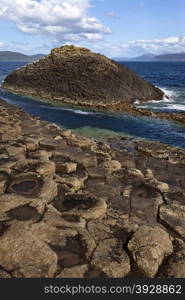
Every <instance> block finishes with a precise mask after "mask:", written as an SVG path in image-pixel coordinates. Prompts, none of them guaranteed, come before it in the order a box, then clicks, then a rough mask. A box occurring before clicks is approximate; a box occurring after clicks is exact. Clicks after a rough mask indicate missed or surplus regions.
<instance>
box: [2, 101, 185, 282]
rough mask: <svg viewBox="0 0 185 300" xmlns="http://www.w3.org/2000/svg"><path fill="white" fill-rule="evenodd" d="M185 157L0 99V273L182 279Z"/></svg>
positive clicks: (176, 151) (166, 148)
mask: <svg viewBox="0 0 185 300" xmlns="http://www.w3.org/2000/svg"><path fill="white" fill-rule="evenodd" d="M184 165H185V151H184V150H181V149H176V148H173V147H170V146H166V145H163V144H160V143H154V142H144V141H140V140H133V139H123V138H122V139H114V140H109V141H108V143H107V144H105V143H101V142H96V141H94V140H92V139H88V138H85V137H82V136H76V135H74V134H73V133H72V132H71V131H70V130H63V129H61V128H59V127H58V126H56V125H55V124H51V123H48V122H46V121H41V120H39V119H38V118H35V117H31V116H29V115H28V114H26V113H25V112H24V111H22V110H20V109H19V108H17V107H15V106H13V105H10V104H7V103H6V102H4V101H2V100H0V277H1V278H11V277H19V278H20V277H26V278H27V277H45V278H46V277H49V278H52V277H57V278H65V277H67V278H70V277H85V278H89V277H91V278H92V277H115V278H118V277H128V276H131V277H132V276H137V277H143V276H145V277H183V278H185V193H184V187H185V180H184V176H185V175H184Z"/></svg>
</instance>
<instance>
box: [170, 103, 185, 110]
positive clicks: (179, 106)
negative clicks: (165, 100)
mask: <svg viewBox="0 0 185 300" xmlns="http://www.w3.org/2000/svg"><path fill="white" fill-rule="evenodd" d="M166 108H167V109H171V110H181V111H185V105H183V104H171V105H167V106H166Z"/></svg>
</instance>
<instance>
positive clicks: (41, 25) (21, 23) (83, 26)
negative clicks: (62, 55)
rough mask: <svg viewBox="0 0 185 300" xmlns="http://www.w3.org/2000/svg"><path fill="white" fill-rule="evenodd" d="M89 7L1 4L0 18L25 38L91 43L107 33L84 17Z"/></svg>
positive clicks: (5, 0) (17, 0)
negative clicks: (15, 28)
mask: <svg viewBox="0 0 185 300" xmlns="http://www.w3.org/2000/svg"><path fill="white" fill-rule="evenodd" d="M90 7H91V1H90V0H14V1H12V0H1V6H0V18H2V19H6V20H9V21H12V22H14V23H15V24H16V26H17V28H18V29H19V30H21V31H22V32H24V33H27V34H41V35H45V36H51V37H57V38H58V39H60V40H61V41H75V40H76V39H84V40H90V41H91V40H94V39H95V40H97V39H100V38H101V36H102V34H107V33H110V32H111V31H110V29H109V28H108V27H106V26H104V25H103V24H102V23H101V22H100V21H99V20H98V19H97V18H95V17H93V16H89V15H88V9H89V8H90Z"/></svg>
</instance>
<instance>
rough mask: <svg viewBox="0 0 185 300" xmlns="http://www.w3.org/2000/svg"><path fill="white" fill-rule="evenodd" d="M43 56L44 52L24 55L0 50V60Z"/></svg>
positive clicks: (17, 59) (27, 59) (31, 59)
mask: <svg viewBox="0 0 185 300" xmlns="http://www.w3.org/2000/svg"><path fill="white" fill-rule="evenodd" d="M43 56H45V55H44V54H36V55H25V54H22V53H18V52H12V51H0V61H12V62H13V61H15V62H17V61H27V62H29V61H34V60H38V59H40V58H41V57H43Z"/></svg>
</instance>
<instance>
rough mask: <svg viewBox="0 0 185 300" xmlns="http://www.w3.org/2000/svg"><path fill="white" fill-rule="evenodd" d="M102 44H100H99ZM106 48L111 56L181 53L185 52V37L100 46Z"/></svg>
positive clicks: (105, 50)
mask: <svg viewBox="0 0 185 300" xmlns="http://www.w3.org/2000/svg"><path fill="white" fill-rule="evenodd" d="M99 46H100V45H99ZM100 48H101V49H103V48H104V52H106V54H107V55H109V56H115V57H118V56H122V57H124V56H129V57H132V56H137V55H142V54H145V53H153V54H156V55H158V54H161V53H180V52H185V37H169V38H166V39H153V40H136V41H130V42H128V43H122V44H119V45H111V44H108V43H104V45H103V44H102V45H101V46H100Z"/></svg>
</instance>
